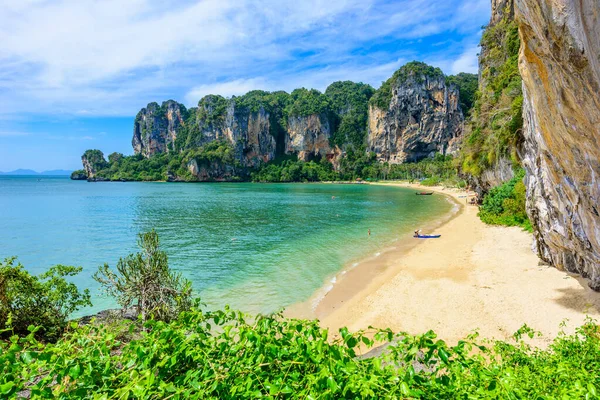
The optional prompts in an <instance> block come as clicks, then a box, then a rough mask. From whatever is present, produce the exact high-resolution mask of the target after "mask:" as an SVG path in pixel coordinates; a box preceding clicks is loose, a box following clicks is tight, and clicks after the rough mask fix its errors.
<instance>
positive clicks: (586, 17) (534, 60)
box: [515, 0, 600, 290]
mask: <svg viewBox="0 0 600 400" xmlns="http://www.w3.org/2000/svg"><path fill="white" fill-rule="evenodd" d="M515 7H516V18H517V22H518V24H519V32H520V36H521V43H522V46H521V51H520V60H519V68H520V71H521V75H522V77H523V91H524V109H523V111H524V120H525V124H524V131H525V132H524V135H525V144H524V156H523V163H524V166H525V168H526V170H527V178H526V184H527V191H528V203H527V208H528V212H529V215H530V218H531V220H532V222H533V225H534V228H535V238H536V241H537V249H538V252H539V255H540V256H541V257H542V258H543V259H544V260H545V261H547V262H549V263H551V264H552V265H554V266H556V267H557V268H559V269H564V270H567V271H570V272H575V273H580V274H581V275H582V276H584V277H587V278H589V279H590V280H591V281H590V286H591V287H592V288H594V289H596V290H600V3H599V2H598V1H595V0H583V1H575V0H551V1H550V0H545V1H539V0H515Z"/></svg>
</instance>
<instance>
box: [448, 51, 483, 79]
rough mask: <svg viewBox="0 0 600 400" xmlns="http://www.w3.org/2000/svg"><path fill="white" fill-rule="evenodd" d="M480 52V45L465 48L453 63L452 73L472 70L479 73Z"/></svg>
mask: <svg viewBox="0 0 600 400" xmlns="http://www.w3.org/2000/svg"><path fill="white" fill-rule="evenodd" d="M478 53H479V47H478V46H473V47H470V48H468V49H466V50H465V52H464V53H463V54H461V55H460V57H459V58H458V59H457V60H456V61H454V62H453V63H452V73H453V74H457V73H459V72H471V73H477V70H478V68H479V65H478V59H477V55H478Z"/></svg>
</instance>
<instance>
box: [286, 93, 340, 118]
mask: <svg viewBox="0 0 600 400" xmlns="http://www.w3.org/2000/svg"><path fill="white" fill-rule="evenodd" d="M285 112H286V114H287V115H288V116H290V117H306V116H309V115H314V114H317V115H319V114H329V113H331V112H332V104H331V101H330V100H329V98H328V97H327V96H325V95H324V94H323V93H321V92H319V91H318V90H316V89H310V90H309V89H305V88H300V89H295V90H294V91H293V92H292V93H291V94H290V101H289V103H288V105H287V106H286V108H285Z"/></svg>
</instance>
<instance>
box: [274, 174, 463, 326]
mask: <svg viewBox="0 0 600 400" xmlns="http://www.w3.org/2000/svg"><path fill="white" fill-rule="evenodd" d="M332 183H337V182H332ZM369 184H371V185H379V186H396V187H402V188H405V189H415V188H417V189H422V188H424V186H414V185H410V184H399V183H392V182H384V183H369ZM426 188H428V189H431V190H434V189H433V188H432V187H426ZM444 190H446V189H442V190H440V188H439V187H436V188H435V191H436V192H437V193H440V194H443V195H445V197H446V199H447V200H448V202H449V203H451V204H452V205H453V207H452V209H451V210H450V211H449V212H447V213H445V214H444V215H442V216H439V217H437V218H435V219H433V220H431V221H428V222H426V223H424V224H421V225H419V228H420V229H422V230H423V231H424V232H433V231H434V230H436V229H439V228H441V227H442V226H444V225H446V224H447V223H449V222H450V221H451V220H453V219H454V218H456V217H457V216H458V215H459V214H460V213H461V212H463V208H464V206H465V205H463V204H462V203H461V202H459V201H458V200H460V199H457V198H456V197H453V196H450V195H448V193H446V192H444ZM447 190H454V189H447ZM421 242H422V241H421V240H416V239H415V238H413V236H412V233H407V234H404V235H402V236H400V237H399V238H398V239H397V240H395V241H393V242H389V243H387V244H386V245H385V247H383V248H382V249H380V250H379V251H378V252H377V253H375V254H370V255H368V256H362V257H360V258H358V259H356V260H352V261H351V262H349V263H348V264H346V265H344V266H343V267H342V269H341V270H339V271H337V272H336V273H335V274H334V275H332V276H329V277H327V278H326V280H325V281H324V282H323V285H322V286H321V287H319V288H318V289H317V290H316V291H315V292H314V293H313V294H312V295H311V296H310V297H309V298H308V299H307V300H305V301H302V302H298V303H294V304H292V305H290V306H288V307H287V308H286V309H285V310H284V315H286V316H288V317H291V318H301V319H319V320H321V319H322V318H324V317H326V316H327V315H329V314H330V313H331V312H333V311H334V310H335V309H336V308H339V307H341V306H342V305H343V303H344V302H345V301H348V300H350V298H351V297H352V296H353V295H354V293H357V292H359V291H361V290H363V289H365V288H366V287H367V286H368V285H369V284H370V283H371V282H372V281H373V280H375V279H377V278H378V277H379V276H380V274H381V273H383V272H385V271H386V270H387V269H388V268H389V267H390V266H391V264H392V263H393V261H394V260H396V259H397V258H398V257H401V256H402V255H403V254H405V253H407V252H408V251H410V250H411V249H413V248H415V247H417V246H418V245H419V244H420V243H421Z"/></svg>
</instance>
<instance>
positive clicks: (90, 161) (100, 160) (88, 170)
mask: <svg viewBox="0 0 600 400" xmlns="http://www.w3.org/2000/svg"><path fill="white" fill-rule="evenodd" d="M81 163H82V164H83V169H84V171H85V174H86V176H87V179H92V180H93V179H96V173H97V172H98V171H100V170H101V169H103V168H105V167H106V166H107V165H108V163H107V162H106V160H105V159H104V153H102V152H101V151H100V150H87V151H86V152H85V153H83V155H82V156H81Z"/></svg>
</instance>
